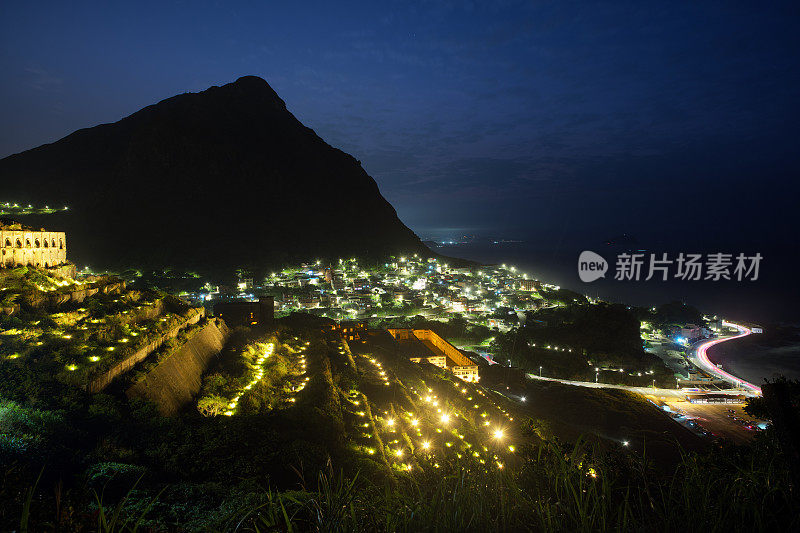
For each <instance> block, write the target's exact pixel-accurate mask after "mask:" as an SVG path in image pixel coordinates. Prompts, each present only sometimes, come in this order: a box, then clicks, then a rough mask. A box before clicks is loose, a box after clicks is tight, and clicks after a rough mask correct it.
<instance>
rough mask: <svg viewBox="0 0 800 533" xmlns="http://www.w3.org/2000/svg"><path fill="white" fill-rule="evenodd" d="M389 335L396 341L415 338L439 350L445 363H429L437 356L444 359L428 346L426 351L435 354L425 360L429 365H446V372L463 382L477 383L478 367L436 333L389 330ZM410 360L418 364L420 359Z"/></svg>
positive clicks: (418, 330)
mask: <svg viewBox="0 0 800 533" xmlns="http://www.w3.org/2000/svg"><path fill="white" fill-rule="evenodd" d="M389 333H391V335H392V337H394V338H395V339H396V340H397V341H404V340H407V339H410V338H411V337H415V338H417V339H418V340H420V341H422V342H423V343H425V342H428V343H430V344H431V345H432V346H433V347H435V348H436V350H439V352H441V353H443V354H444V355H445V356H447V357H446V362H445V361H440V362H441V363H443V364H437V361H431V359H433V358H434V357H437V356H438V357H440V358H442V359H444V357H442V356H439V354H436V351H435V350H431V347H430V346H428V347H427V348H428V350H430V351H432V352H433V353H434V354H435V356H434V357H426V359H428V360H429V361H430V362H431V363H433V364H435V365H437V366H441V367H442V368H445V366H444V364H446V365H447V366H446V368H447V369H448V370H450V371H451V372H453V373H454V374H455V375H456V376H458V377H459V378H461V379H463V380H464V381H478V379H480V378H479V376H478V365H476V364H475V363H474V362H472V360H470V359H469V358H468V357H467V356H465V355H464V354H463V353H461V352H460V351H459V350H458V348H456V347H455V346H453V345H452V344H450V343H449V342H447V341H446V340H444V339H443V338H442V337H440V336H439V335H437V334H436V332H434V331H432V330H430V329H390V330H389ZM415 359H416V361H415ZM411 360H412V361H414V362H419V361H420V360H421V358H417V357H414V358H411Z"/></svg>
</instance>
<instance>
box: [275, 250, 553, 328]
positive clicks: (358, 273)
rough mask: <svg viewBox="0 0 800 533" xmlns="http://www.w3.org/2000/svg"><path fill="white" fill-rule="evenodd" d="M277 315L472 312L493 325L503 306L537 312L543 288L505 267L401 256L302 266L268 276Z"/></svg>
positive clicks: (363, 315) (347, 315)
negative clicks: (388, 259)
mask: <svg viewBox="0 0 800 533" xmlns="http://www.w3.org/2000/svg"><path fill="white" fill-rule="evenodd" d="M264 288H265V289H268V290H270V292H271V293H273V294H274V295H275V311H276V312H278V313H281V312H291V311H297V310H302V311H305V312H312V313H316V314H320V315H325V316H329V317H331V318H335V319H338V320H341V319H348V318H357V317H358V318H364V317H382V316H397V315H408V314H423V315H426V316H438V315H444V314H447V313H461V314H468V315H470V316H471V318H472V319H473V320H476V321H478V322H484V323H485V324H486V325H488V326H498V327H500V326H502V324H501V323H500V322H499V321H498V320H497V319H496V318H494V316H493V315H494V312H495V310H496V309H497V308H499V307H511V308H514V309H536V308H538V307H539V306H540V305H541V302H542V298H541V296H540V295H539V290H540V289H541V288H542V284H540V282H538V281H536V280H532V279H527V278H526V277H525V276H523V275H522V274H517V273H516V272H515V270H514V269H513V268H506V267H504V266H478V265H475V266H458V267H456V266H450V265H448V264H446V263H444V262H443V261H441V260H438V259H436V258H420V257H416V256H415V257H409V258H404V257H401V258H397V259H395V260H393V261H392V262H390V263H384V264H382V265H373V266H370V267H366V266H363V265H361V264H359V262H358V261H356V260H354V259H349V260H341V261H340V262H339V263H338V264H335V265H322V264H320V263H314V264H302V265H299V266H297V267H295V268H288V269H284V270H283V271H281V272H276V273H274V274H272V275H270V276H268V277H267V279H266V280H265V282H264Z"/></svg>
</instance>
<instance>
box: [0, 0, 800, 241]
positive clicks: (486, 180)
mask: <svg viewBox="0 0 800 533" xmlns="http://www.w3.org/2000/svg"><path fill="white" fill-rule="evenodd" d="M111 4H113V5H111ZM233 4H235V6H234V5H233ZM486 4H489V5H488V6H483V7H482V6H481V5H480V4H478V3H475V4H473V3H470V2H463V1H454V2H435V1H434V2H410V1H402V2H394V3H390V2H364V3H349V2H345V3H341V2H324V3H320V4H319V5H318V6H313V5H312V4H310V3H305V2H295V3H293V5H292V6H289V7H287V6H280V5H270V6H269V7H267V3H265V2H252V3H249V4H245V3H234V2H216V3H200V2H153V3H149V4H148V3H145V2H125V3H121V2H119V3H118V2H113V3H112V2H96V3H85V2H74V3H73V2H53V3H46V2H43V3H39V4H38V5H31V3H26V2H13V3H12V2H4V3H3V4H2V6H0V72H2V73H3V83H1V84H0V117H1V119H2V127H1V128H0V156H5V155H8V154H11V153H14V152H17V151H21V150H24V149H28V148H31V147H34V146H37V145H39V144H42V143H46V142H51V141H53V140H56V139H58V138H60V137H62V136H64V135H66V134H68V133H70V132H72V131H73V130H75V129H78V128H81V127H86V126H92V125H95V124H98V123H102V122H112V121H116V120H118V119H119V118H121V117H123V116H125V115H128V114H130V113H132V112H134V111H136V110H138V109H140V108H141V107H143V106H146V105H148V104H151V103H153V102H155V101H158V100H161V99H163V98H167V97H169V96H172V95H174V94H177V93H181V92H184V91H198V90H202V89H205V88H207V87H209V86H211V85H221V84H224V83H227V82H230V81H233V80H235V79H236V78H238V77H239V76H242V75H246V74H254V75H258V76H261V77H263V78H265V79H266V80H267V81H268V82H269V83H270V84H271V85H272V86H273V87H274V88H275V90H276V91H277V92H278V94H279V95H280V96H281V97H282V98H283V99H284V100H285V101H286V103H287V105H288V107H289V109H290V110H291V111H292V112H293V113H294V114H295V115H296V116H297V117H298V118H299V119H300V120H301V121H302V122H304V123H305V124H306V125H308V126H310V127H312V128H313V129H315V130H316V131H317V133H318V134H320V135H321V136H322V137H323V138H324V139H325V140H327V141H328V142H329V143H330V144H332V145H334V146H336V147H339V148H342V149H343V150H345V151H347V152H349V153H351V154H353V155H354V156H355V157H357V158H358V159H360V160H361V161H362V162H363V164H364V167H365V168H366V170H367V171H368V172H369V173H370V174H371V175H372V176H373V177H374V178H375V179H376V180H377V182H378V184H379V185H380V187H381V190H382V191H383V193H384V195H385V196H386V197H387V199H389V200H390V201H391V202H392V203H393V204H394V205H395V207H396V208H397V209H398V212H399V214H400V216H401V218H402V219H403V220H404V221H405V222H406V223H407V224H408V225H409V226H411V227H412V228H413V229H415V230H416V231H417V232H418V233H420V234H421V235H423V236H426V235H432V234H434V233H435V231H434V230H436V229H441V228H459V229H458V230H454V232H455V231H461V229H466V230H468V231H488V232H494V233H496V234H503V235H512V234H514V235H520V236H522V235H524V236H526V237H531V238H537V239H553V238H557V239H570V237H571V236H580V238H585V237H586V236H587V235H588V236H591V237H592V238H594V237H597V238H598V239H603V238H606V237H609V236H611V235H614V234H616V233H620V232H623V231H626V232H629V233H635V234H639V236H640V238H642V239H643V240H651V241H652V242H659V241H661V240H664V241H669V242H671V243H673V244H674V243H675V242H676V236H678V235H680V236H681V238H682V239H687V241H686V242H687V245H688V244H689V242H697V243H699V245H702V246H706V247H714V246H723V245H725V243H726V242H728V241H730V240H731V238H732V236H733V235H735V236H736V239H737V242H738V243H739V244H741V246H740V248H742V249H744V251H753V250H754V249H755V248H757V247H758V246H760V245H761V244H762V239H764V238H768V239H769V240H770V243H769V246H780V245H781V244H780V243H782V242H785V241H784V239H795V237H794V231H795V230H796V229H797V224H796V214H794V212H795V209H796V208H795V205H796V203H797V201H796V194H797V192H798V186H797V185H796V184H795V183H794V179H795V178H796V177H797V175H798V169H800V158H799V157H798V155H797V152H798V150H797V148H796V146H795V145H796V144H797V141H796V139H797V134H796V132H795V129H796V127H797V119H798V116H799V115H800V114H799V113H798V107H799V105H798V98H797V91H798V81H800V80H799V79H798V78H800V75H799V74H798V56H799V55H800V54H799V53H798V50H800V28H799V26H800V25H799V24H798V22H800V17H799V16H798V7H797V5H798V4H797V3H796V2H792V3H789V2H787V3H773V2H768V3H763V2H760V3H759V2H751V3H741V2H719V3H714V2H686V3H675V2H644V1H636V2H629V3H611V2H603V3H598V4H588V3H583V2H580V3H572V2H566V1H556V2H511V1H509V2H486ZM789 216H791V217H792V218H791V220H793V221H794V222H788V223H787V221H788V220H789V219H787V218H786V217H789ZM438 233H441V232H438ZM742 239H744V240H742ZM765 246H767V244H765Z"/></svg>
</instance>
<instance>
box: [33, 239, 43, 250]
mask: <svg viewBox="0 0 800 533" xmlns="http://www.w3.org/2000/svg"><path fill="white" fill-rule="evenodd" d="M33 244H34V246H33V247H34V248H41V247H42V243H40V242H39V239H33Z"/></svg>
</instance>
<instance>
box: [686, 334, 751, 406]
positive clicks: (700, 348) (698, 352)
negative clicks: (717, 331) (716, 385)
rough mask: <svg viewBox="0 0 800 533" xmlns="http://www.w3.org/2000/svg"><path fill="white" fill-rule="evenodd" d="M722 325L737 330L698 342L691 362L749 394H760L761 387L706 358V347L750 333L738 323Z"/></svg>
mask: <svg viewBox="0 0 800 533" xmlns="http://www.w3.org/2000/svg"><path fill="white" fill-rule="evenodd" d="M722 325H723V326H730V327H733V328H736V329H737V330H738V333H737V334H736V335H732V336H730V337H724V338H720V339H713V340H710V341H705V342H702V343H700V344H698V345H697V346H696V347H695V348H694V356H693V357H692V358H691V361H692V363H694V364H695V366H697V367H699V368H701V369H702V370H703V371H705V372H708V373H709V374H712V375H714V376H716V377H718V378H720V379H722V380H725V381H727V382H728V383H730V384H732V385H734V386H735V387H741V388H743V389H745V390H746V391H748V392H749V393H750V394H755V395H758V396H760V395H761V387H758V386H756V385H753V384H752V383H750V382H748V381H745V380H743V379H741V378H737V377H736V376H734V375H733V374H729V373H728V372H725V371H724V370H722V369H721V368H719V367H718V366H717V365H715V364H714V363H712V362H711V361H710V360H709V359H708V349H709V348H711V347H712V346H714V345H716V344H720V343H723V342H728V341H732V340H735V339H741V338H742V337H746V336H747V335H750V334H751V333H752V331H750V330H749V329H748V328H746V327H744V326H740V325H739V324H734V323H732V322H723V323H722Z"/></svg>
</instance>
